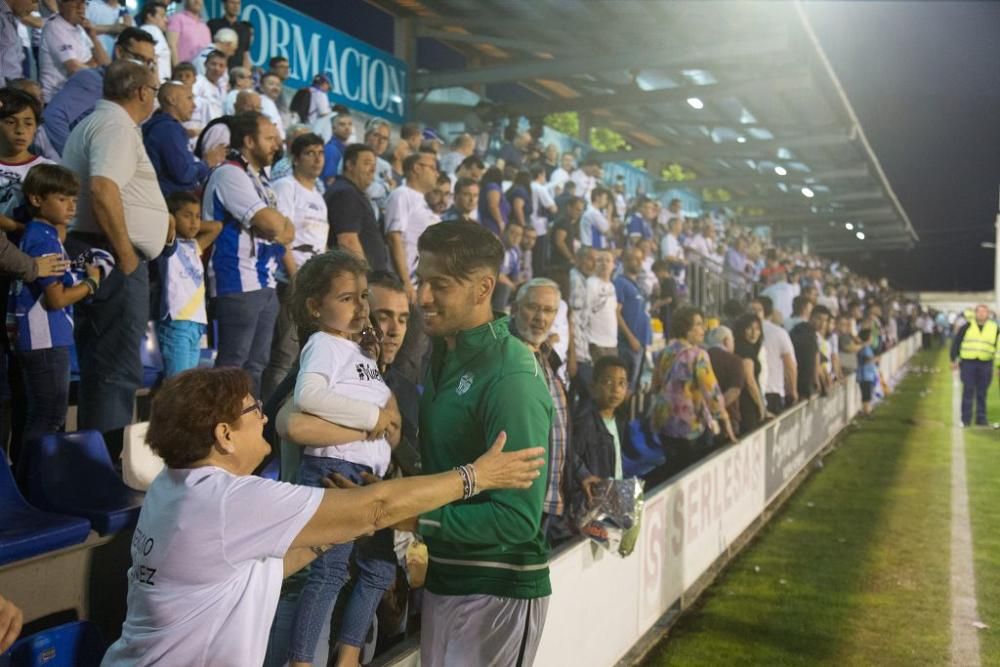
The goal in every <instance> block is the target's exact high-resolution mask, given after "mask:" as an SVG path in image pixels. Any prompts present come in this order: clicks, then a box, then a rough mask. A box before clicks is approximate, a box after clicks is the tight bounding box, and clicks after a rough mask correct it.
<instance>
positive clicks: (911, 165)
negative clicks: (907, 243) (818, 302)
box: [806, 2, 1000, 290]
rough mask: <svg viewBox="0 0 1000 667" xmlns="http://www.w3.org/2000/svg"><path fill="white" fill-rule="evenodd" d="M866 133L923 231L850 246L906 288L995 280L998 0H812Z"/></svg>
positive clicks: (977, 285)
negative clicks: (987, 245)
mask: <svg viewBox="0 0 1000 667" xmlns="http://www.w3.org/2000/svg"><path fill="white" fill-rule="evenodd" d="M806 8H807V13H808V15H809V17H810V20H811V22H812V24H813V26H814V28H815V30H816V32H817V34H818V35H819V38H820V41H821V42H822V44H823V48H824V49H825V50H826V52H827V55H828V56H829V58H830V61H831V62H832V64H833V66H834V69H835V70H836V71H837V75H838V77H839V78H840V80H841V83H842V84H843V86H844V89H845V91H846V93H847V96H848V98H849V99H850V100H851V104H852V105H853V106H854V110H855V112H856V113H857V115H858V119H859V120H860V122H861V125H862V126H863V127H864V129H865V132H866V134H867V135H868V139H869V141H870V142H871V144H872V148H873V149H874V150H875V154H876V155H877V156H878V158H879V160H880V161H881V163H882V166H883V168H884V169H885V172H886V175H887V177H888V178H889V182H890V183H891V184H892V187H893V189H894V190H895V191H896V194H897V196H898V197H899V199H900V201H901V203H902V204H903V207H904V208H905V209H906V211H907V212H908V213H909V215H910V220H911V221H912V222H913V226H914V227H915V228H916V230H917V233H918V234H920V236H921V241H920V243H919V244H918V245H917V247H916V248H915V249H914V250H912V251H909V252H891V253H890V252H884V253H881V254H880V255H878V256H875V257H871V256H869V257H864V256H858V255H856V256H848V257H845V259H846V260H847V261H848V263H849V264H850V265H851V266H852V267H855V268H856V269H858V270H860V271H863V272H865V273H868V274H869V275H885V276H887V277H888V278H889V279H890V281H892V282H893V283H894V284H896V285H898V286H899V287H902V288H904V289H942V290H954V289H992V287H993V253H992V251H990V250H984V249H981V248H979V247H978V246H979V243H980V242H981V241H987V240H989V241H992V240H993V235H994V230H993V222H994V220H995V219H996V215H997V206H998V203H997V197H998V195H997V192H998V190H997V188H998V186H1000V122H998V120H1000V118H998V114H997V110H998V107H1000V39H998V37H1000V3H996V2H807V3H806Z"/></svg>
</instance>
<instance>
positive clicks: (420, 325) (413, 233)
mask: <svg viewBox="0 0 1000 667" xmlns="http://www.w3.org/2000/svg"><path fill="white" fill-rule="evenodd" d="M403 176H404V177H405V178H406V182H405V183H404V184H403V185H401V186H400V187H398V188H396V189H395V190H393V192H392V194H391V195H389V199H388V201H387V202H386V205H385V233H386V241H387V245H388V247H389V266H390V268H392V269H393V270H394V271H395V272H396V275H397V276H399V279H400V282H402V283H403V286H404V288H405V289H406V296H407V298H408V299H409V300H410V303H411V304H414V305H415V304H416V303H417V273H416V272H417V260H418V259H419V254H418V250H417V241H418V240H419V239H420V235H421V234H423V233H424V231H425V230H426V229H427V228H428V227H430V226H431V225H434V224H437V223H439V222H440V218H438V216H437V215H435V214H434V212H433V211H431V209H430V207H429V206H428V205H427V198H426V195H427V193H428V192H430V191H431V190H433V189H434V186H435V185H437V177H438V169H437V159H436V158H435V156H434V154H433V153H425V152H424V151H418V152H416V153H413V154H411V155H409V156H407V158H406V159H405V160H403ZM429 343H430V339H429V338H428V337H427V335H426V334H425V333H424V317H423V311H421V310H420V309H419V308H416V307H415V308H413V312H412V314H411V317H410V327H409V329H407V332H406V338H404V339H403V345H402V347H401V348H400V350H399V355H398V356H397V357H396V367H397V368H398V369H399V370H400V372H401V373H402V374H403V375H404V377H406V378H408V379H410V380H411V381H413V382H419V381H420V380H421V378H422V375H423V359H424V356H425V352H426V350H427V346H428V345H429Z"/></svg>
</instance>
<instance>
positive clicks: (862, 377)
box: [857, 329, 878, 416]
mask: <svg viewBox="0 0 1000 667" xmlns="http://www.w3.org/2000/svg"><path fill="white" fill-rule="evenodd" d="M858 339H859V340H860V341H861V349H860V350H858V371H857V374H858V384H860V385H861V412H862V413H863V414H864V415H865V416H867V415H870V414H871V412H872V394H873V393H874V391H875V385H876V383H878V366H877V364H878V357H876V356H875V351H874V350H873V349H872V330H871V329H862V330H861V331H859V332H858Z"/></svg>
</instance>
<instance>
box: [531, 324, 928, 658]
mask: <svg viewBox="0 0 1000 667" xmlns="http://www.w3.org/2000/svg"><path fill="white" fill-rule="evenodd" d="M917 349H919V337H917V336H913V337H911V338H909V339H908V340H906V341H903V342H902V343H900V344H899V345H898V346H897V347H895V348H893V349H892V350H890V351H889V352H887V353H886V354H884V355H883V356H882V359H881V362H880V368H881V370H882V373H883V374H884V375H885V376H886V377H893V376H894V375H895V374H896V373H897V372H898V371H899V370H900V369H901V368H902V367H903V364H905V363H906V361H907V360H908V359H909V358H910V357H911V356H912V355H913V354H914V353H915V352H916V351H917ZM860 408H861V395H860V390H859V388H858V385H857V383H855V382H849V383H845V384H843V385H840V386H838V387H836V388H834V390H833V391H832V392H831V394H830V395H829V396H827V397H825V398H821V399H820V398H816V399H813V400H811V401H809V402H808V403H804V404H801V405H798V406H796V407H795V408H793V409H792V410H790V411H789V412H787V413H785V414H783V415H781V417H780V418H779V419H776V420H775V421H773V422H771V423H769V424H767V425H766V426H765V427H764V428H762V429H759V430H757V431H755V432H754V433H752V434H750V435H749V436H747V437H746V438H744V439H742V440H741V441H740V442H739V443H738V444H736V445H734V446H732V447H729V448H727V449H724V450H722V451H720V452H718V453H716V454H715V455H713V456H712V457H710V458H709V459H706V460H705V461H702V462H701V463H700V464H699V465H698V466H696V467H695V468H693V469H691V470H688V471H687V472H686V473H685V474H684V475H683V476H682V477H680V478H678V479H675V480H673V481H672V482H671V483H669V484H667V485H666V486H664V487H661V488H660V489H659V490H658V491H656V492H655V493H654V494H653V495H651V496H650V497H648V499H647V502H646V508H645V512H644V514H643V519H642V521H643V525H642V535H641V537H640V538H639V542H638V544H637V545H636V551H635V553H633V554H632V555H631V556H630V557H628V558H624V559H623V558H619V557H618V556H616V555H614V554H609V553H607V552H606V551H604V550H603V549H602V548H600V547H597V546H596V545H592V544H591V543H589V542H584V543H581V544H577V545H575V546H573V547H571V548H570V549H569V550H567V551H564V552H561V553H560V554H558V555H557V556H556V558H555V559H554V560H553V562H552V563H551V572H552V599H551V601H550V603H549V614H548V618H547V620H546V623H545V633H544V634H543V635H542V643H541V645H540V646H539V652H538V657H537V659H536V661H535V664H536V665H542V666H545V667H548V666H550V665H574V667H587V666H593V667H607V666H608V665H613V664H614V663H615V662H617V661H618V660H619V659H620V658H621V657H622V656H624V655H625V653H627V652H628V651H629V649H631V648H632V646H633V645H634V644H635V643H636V642H637V641H639V639H640V638H641V637H642V635H643V634H645V632H646V631H647V630H649V628H650V627H652V625H653V624H654V623H655V622H656V621H657V619H659V618H660V617H661V616H662V615H663V614H664V613H666V611H667V610H668V609H670V607H672V606H673V605H674V604H675V603H677V602H678V601H679V600H680V597H681V594H682V593H683V592H684V591H685V590H687V588H688V587H690V586H691V585H692V584H693V583H694V582H695V581H697V580H698V578H699V577H701V575H703V574H704V573H705V572H706V571H707V570H708V568H709V567H711V565H712V564H713V563H714V562H715V561H716V559H718V557H719V556H721V555H722V554H723V553H725V551H726V549H727V548H728V547H729V545H730V544H731V543H732V542H733V540H735V539H736V538H737V537H739V535H740V534H741V533H742V532H743V531H744V530H746V528H747V527H748V526H749V525H750V524H751V523H752V522H753V521H754V520H755V519H756V518H757V517H758V516H760V515H761V513H762V512H763V511H764V508H765V507H766V506H767V505H768V504H769V503H770V502H771V501H772V500H773V499H774V498H775V497H776V496H777V495H778V494H780V493H781V491H782V490H784V488H785V487H786V486H787V485H788V484H789V482H791V480H792V479H793V478H794V477H795V476H796V475H797V474H798V473H799V472H800V471H801V470H802V469H803V468H804V467H805V466H806V465H808V464H809V462H810V461H812V459H813V458H814V457H815V456H816V454H817V453H818V452H819V451H820V450H821V449H822V448H823V447H824V446H826V444H827V443H829V442H830V441H831V440H832V439H833V438H834V437H835V436H836V435H837V433H838V432H839V431H840V430H841V429H842V428H843V427H844V426H845V425H846V424H847V423H848V422H849V421H850V420H851V419H852V418H853V417H854V415H855V414H857V411H858V410H859V409H860Z"/></svg>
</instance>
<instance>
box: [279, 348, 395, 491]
mask: <svg viewBox="0 0 1000 667" xmlns="http://www.w3.org/2000/svg"><path fill="white" fill-rule="evenodd" d="M306 373H317V374H320V375H322V376H323V377H325V378H326V382H327V386H328V387H329V388H330V391H331V392H335V393H337V394H342V395H344V396H349V397H350V398H353V399H355V400H360V401H365V402H369V403H372V404H374V405H376V406H378V407H380V408H384V407H385V406H386V404H387V403H388V402H389V398H390V397H391V396H392V392H391V391H389V387H388V386H387V385H386V384H385V380H383V379H382V374H381V373H379V370H378V363H377V362H376V361H375V360H374V359H372V358H370V357H368V356H366V355H365V353H364V352H362V351H361V347H360V346H359V345H358V344H357V343H355V342H353V341H350V340H347V339H346V338H340V337H339V336H333V335H331V334H328V333H324V332H322V331H318V332H316V333H314V334H313V335H312V336H310V337H309V340H308V342H306V346H305V347H304V348H302V355H301V357H300V363H299V380H301V379H302V376H303V375H304V374H306ZM305 453H306V454H308V455H309V456H321V457H324V458H331V459H341V460H343V461H350V462H351V463H357V464H359V465H365V466H368V467H369V468H371V469H372V471H373V472H374V473H375V475H377V476H378V477H382V476H384V475H385V471H386V469H387V468H388V467H389V457H390V456H391V454H392V450H391V448H390V447H389V442H388V441H387V440H386V439H385V438H378V439H376V440H358V441H355V442H350V443H347V444H345V445H337V446H335V447H334V446H331V447H306V449H305Z"/></svg>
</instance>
